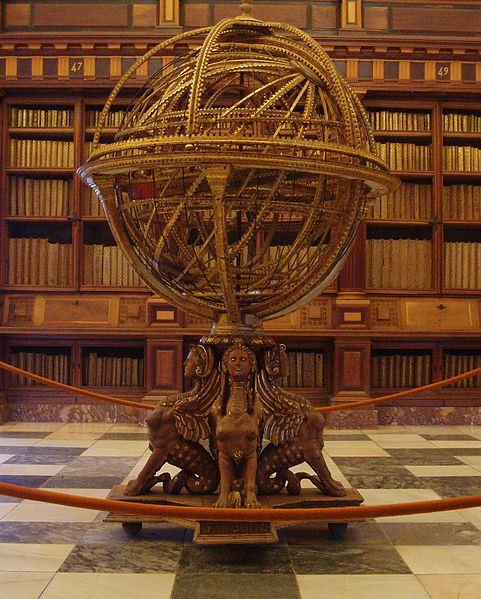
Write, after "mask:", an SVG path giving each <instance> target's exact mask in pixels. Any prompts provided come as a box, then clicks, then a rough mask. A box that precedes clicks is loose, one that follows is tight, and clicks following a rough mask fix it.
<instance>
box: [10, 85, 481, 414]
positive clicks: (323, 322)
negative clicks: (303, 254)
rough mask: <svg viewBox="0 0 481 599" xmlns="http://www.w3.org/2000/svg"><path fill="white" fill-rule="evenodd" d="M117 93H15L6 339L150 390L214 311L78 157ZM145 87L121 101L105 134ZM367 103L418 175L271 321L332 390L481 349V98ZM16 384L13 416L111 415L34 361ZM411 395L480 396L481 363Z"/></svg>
mask: <svg viewBox="0 0 481 599" xmlns="http://www.w3.org/2000/svg"><path fill="white" fill-rule="evenodd" d="M400 96H402V94H400ZM53 98H55V101H54V100H53ZM104 99H105V98H103V97H98V96H94V95H93V92H92V91H91V92H89V93H87V92H86V91H85V92H82V91H81V90H80V91H79V93H78V94H75V95H71V94H70V95H69V93H68V92H62V93H60V92H59V91H58V90H57V92H55V93H52V92H51V91H50V92H49V91H48V90H45V91H44V92H42V93H39V94H38V95H37V96H36V97H35V99H32V98H31V97H30V96H28V95H27V94H22V93H17V94H16V95H15V94H13V92H12V93H11V94H10V93H9V94H8V95H7V96H6V97H5V98H3V101H2V105H3V106H2V115H3V116H2V143H3V148H4V151H3V153H2V156H3V158H2V164H1V169H2V172H1V214H0V232H1V247H2V256H3V260H2V265H1V306H2V326H1V339H2V355H3V357H4V358H5V359H6V360H7V361H9V362H11V363H13V364H15V365H18V366H20V367H22V368H26V369H27V370H32V371H33V372H37V373H39V374H42V375H44V376H47V377H50V378H54V379H57V380H62V381H63V382H67V383H69V384H72V385H75V386H79V387H85V388H89V389H95V390H100V391H103V392H106V393H110V394H115V395H118V396H120V397H131V398H132V397H133V398H142V397H144V396H145V395H149V396H150V398H151V397H152V394H154V395H155V394H158V395H162V394H169V393H174V392H178V391H181V390H183V389H184V388H185V385H186V383H185V382H184V381H183V377H182V362H183V359H184V358H185V355H186V353H187V351H188V345H189V343H191V342H193V341H195V339H196V338H198V337H199V336H201V335H202V334H204V333H206V332H207V331H208V330H209V326H210V324H209V323H207V322H205V321H203V320H202V319H199V318H197V317H194V316H191V315H188V314H184V313H183V312H182V311H181V310H178V309H177V308H175V307H173V306H171V305H169V304H168V303H167V302H165V301H164V300H162V298H159V297H156V296H153V295H152V293H151V292H150V291H149V290H148V289H146V288H145V287H144V286H143V285H142V283H141V281H140V280H139V278H138V277H137V275H136V274H135V273H134V272H133V270H132V269H131V267H130V266H129V264H128V263H127V262H126V260H125V259H124V258H123V256H122V255H121V253H120V252H119V249H118V248H117V246H116V244H115V241H114V239H113V237H112V235H111V233H110V230H109V227H108V224H107V221H106V219H105V216H104V214H103V211H102V208H101V206H100V204H99V202H98V200H97V198H96V197H95V196H94V195H93V193H92V192H91V190H89V189H87V188H86V187H84V186H83V185H82V184H81V182H80V180H79V179H78V177H77V175H76V174H75V169H76V168H77V167H78V166H79V165H80V164H82V163H83V162H84V161H85V160H86V158H87V156H88V154H89V151H90V148H91V143H92V139H93V134H94V131H95V125H96V123H97V119H98V115H99V112H100V110H101V107H102V106H103V101H104ZM128 103H129V99H128V98H123V99H121V100H120V101H119V104H118V105H116V106H115V107H114V109H113V111H112V113H111V115H110V117H109V118H110V120H109V122H108V123H107V125H108V127H107V129H106V130H105V133H104V138H103V140H101V141H107V140H109V139H112V138H113V136H114V135H115V131H116V129H117V128H118V126H119V125H120V124H121V121H122V114H123V111H124V110H125V109H126V107H127V106H128ZM364 104H365V107H366V109H367V111H368V114H369V118H370V121H371V125H372V127H373V130H374V135H375V140H376V142H377V144H378V149H379V153H380V155H381V156H382V157H383V158H384V159H385V160H386V161H387V162H388V163H389V165H390V167H391V169H392V170H393V171H394V172H395V173H396V174H397V175H398V176H399V178H400V180H401V187H400V188H399V190H398V191H396V192H395V193H394V194H393V195H392V196H390V197H382V198H379V199H377V200H375V201H374V202H373V204H372V206H371V207H370V208H369V210H368V213H367V215H366V220H365V221H364V223H363V224H362V226H361V227H360V231H359V234H358V237H357V239H356V241H355V246H354V249H353V252H352V253H351V255H350V257H349V259H348V261H347V263H346V265H345V267H344V269H343V271H342V272H341V274H340V276H339V277H338V279H337V280H336V282H335V283H334V284H333V285H332V286H331V287H330V288H329V289H327V290H326V291H325V292H324V293H323V294H322V295H321V296H319V297H318V298H316V299H315V300H314V301H312V302H311V303H310V304H309V305H307V306H305V307H303V308H301V309H300V310H298V311H296V312H294V313H291V314H288V315H286V316H283V317H281V318H279V319H276V320H274V321H272V322H268V323H266V329H267V331H268V332H269V333H270V334H272V335H273V336H274V337H276V338H277V339H278V340H279V341H281V342H283V343H285V344H286V345H287V347H288V351H289V364H290V374H289V376H288V377H287V379H286V380H285V381H284V385H285V386H286V387H287V388H289V389H293V390H296V389H297V390H299V391H301V392H302V393H303V394H305V395H306V396H308V397H309V398H310V399H311V400H312V401H313V403H314V404H316V405H322V404H327V403H329V402H330V401H342V400H345V399H346V398H347V399H349V398H352V399H358V398H363V397H368V396H376V395H382V394H385V393H389V392H394V391H398V390H401V389H407V388H410V387H413V386H418V385H421V384H425V383H429V382H432V381H435V380H440V379H441V378H444V377H447V376H453V375H455V374H458V373H460V372H462V371H464V370H468V369H471V368H474V367H476V366H479V365H481V332H480V331H481V104H479V103H478V104H477V103H475V102H462V103H461V102H456V101H451V100H450V101H447V100H446V98H444V97H442V98H441V97H440V98H436V97H431V98H427V95H426V94H421V95H419V96H416V97H414V98H411V97H409V96H407V95H406V97H405V98H404V99H403V98H402V97H401V98H400V99H398V98H397V99H392V98H391V97H388V96H383V94H382V93H379V92H372V93H367V94H366V95H365V98H364ZM4 388H5V391H6V393H7V396H8V401H9V404H10V409H11V414H12V415H13V417H17V418H25V419H29V418H34V417H39V418H47V419H48V418H53V417H54V416H52V414H55V416H56V417H59V414H60V417H61V418H70V419H83V418H86V419H97V418H98V419H100V418H103V417H104V416H105V412H102V411H101V410H100V408H99V407H98V406H99V405H100V404H95V403H92V402H90V400H88V401H87V400H84V399H81V398H80V397H75V396H73V397H71V396H68V395H66V394H65V393H63V392H59V391H56V390H51V389H45V388H43V387H40V386H38V385H34V384H31V383H29V382H27V381H26V380H24V379H21V378H19V377H13V376H5V377H4ZM39 405H41V406H42V410H41V411H39V412H37V413H36V412H35V410H36V408H37V406H39ZM393 405H394V404H393ZM396 405H398V406H401V407H403V406H414V407H419V408H423V407H425V406H428V405H429V406H432V405H435V406H438V407H449V406H451V405H457V406H461V407H462V406H480V405H481V377H477V378H476V379H472V380H471V381H469V382H465V383H463V384H461V385H456V386H452V387H447V388H445V389H443V390H442V391H440V392H436V393H432V394H426V395H423V396H419V397H418V398H416V399H415V400H406V401H404V402H397V403H396ZM54 406H56V408H55V409H54ZM58 406H63V408H64V411H63V412H61V413H60V411H59V410H58V409H57V408H58ZM390 407H392V406H389V405H388V408H390ZM55 410H57V411H55ZM36 414H37V415H36ZM39 414H40V415H39ZM49 414H50V415H49ZM109 417H116V416H112V413H110V416H109ZM129 417H131V418H132V419H135V418H136V415H135V414H133V413H131V414H130V416H129Z"/></svg>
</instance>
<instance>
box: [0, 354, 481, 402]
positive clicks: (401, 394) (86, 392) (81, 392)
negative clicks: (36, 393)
mask: <svg viewBox="0 0 481 599" xmlns="http://www.w3.org/2000/svg"><path fill="white" fill-rule="evenodd" d="M0 368H3V369H4V370H8V371H9V372H12V373H13V374H18V375H19V376H25V377H27V378H30V379H33V380H34V381H38V382H39V383H42V384H44V385H47V386H49V387H57V388H58V389H63V390H64V391H68V392H69V393H78V394H79V395H84V396H85V397H92V398H93V399H100V400H102V401H107V402H109V403H116V404H121V405H124V406H131V407H133V408H140V409H141V410H154V409H155V406H153V405H152V404H143V403H140V402H137V401H131V400H129V399H120V398H119V397H113V396H112V395H105V394H104V393H95V392H94V391H89V390H88V389H81V388H80V387H73V386H72V385H66V384H65V383H59V382H57V381H53V380H52V379H47V378H45V377H43V376H40V375H39V374H34V373H33V372H28V371H27V370H22V369H21V368H17V367H16V366H12V365H11V364H7V363H6V362H1V361H0ZM477 374H481V367H479V368H475V369H474V370H469V371H468V372H464V373H462V374H458V375H456V376H453V377H451V378H449V379H443V380H442V381H437V382H435V383H429V385H423V386H422V387H416V388H414V389H407V390H406V391H399V392H398V393H391V395H383V396H381V397H374V398H372V399H364V400H362V401H353V402H348V403H342V404H338V405H333V406H323V407H321V408H314V410H315V411H316V412H335V411H338V410H355V409H356V408H362V407H364V406H370V405H374V404H378V403H383V402H386V401H392V400H394V399H401V398H402V397H409V396H411V395H417V394H418V393H421V392H423V391H430V390H432V389H439V388H440V387H444V386H445V385H451V384H452V383H456V382H457V381H461V380H463V379H469V378H471V377H472V376H476V375H477Z"/></svg>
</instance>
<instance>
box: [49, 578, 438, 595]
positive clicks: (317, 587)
mask: <svg viewBox="0 0 481 599" xmlns="http://www.w3.org/2000/svg"><path fill="white" fill-rule="evenodd" d="M297 583H298V585H299V590H300V592H301V597H302V599H321V598H322V599H392V598H393V597H396V596H397V597H403V598H406V599H407V598H408V597H409V599H429V595H428V594H427V593H426V591H425V590H424V588H423V587H422V585H421V584H420V583H419V582H418V580H417V578H416V577H415V576H414V575H413V574H354V575H346V574H342V575H336V574H325V575H316V574H303V575H298V576H297ZM42 599H43V598H42Z"/></svg>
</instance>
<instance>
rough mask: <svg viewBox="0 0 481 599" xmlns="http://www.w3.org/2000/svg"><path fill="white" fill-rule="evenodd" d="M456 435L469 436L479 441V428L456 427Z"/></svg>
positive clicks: (480, 435) (480, 432) (480, 428)
mask: <svg viewBox="0 0 481 599" xmlns="http://www.w3.org/2000/svg"><path fill="white" fill-rule="evenodd" d="M457 429H458V431H457V433H458V434H460V435H471V436H472V437H475V438H476V439H481V426H458V427H457Z"/></svg>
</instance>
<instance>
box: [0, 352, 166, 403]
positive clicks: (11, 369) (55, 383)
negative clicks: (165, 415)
mask: <svg viewBox="0 0 481 599" xmlns="http://www.w3.org/2000/svg"><path fill="white" fill-rule="evenodd" d="M0 368H3V369H4V370H8V372H12V373H13V374H18V375H20V376H26V377H27V378H29V379H33V380H34V381H38V382H39V383H42V384H43V385H47V386H49V387H56V388H57V389H63V390H64V391H68V392H69V393H78V394H79V395H84V396H85V397H92V398H93V399H101V400H102V401H108V402H109V403H117V404H121V405H123V406H130V407H132V408H140V409H141V410H154V409H155V406H153V405H151V404H143V403H140V402H138V401H131V400H130V399H120V397H113V396H112V395H105V394H104V393H95V392H94V391H89V390H88V389H80V388H79V387H73V386H72V385H66V384H65V383H59V382H58V381H52V379H47V378H45V377H43V376H40V375H39V374H34V373H33V372H28V371H27V370H22V369H21V368H17V367H16V366H12V365H11V364H7V363H6V362H0Z"/></svg>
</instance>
